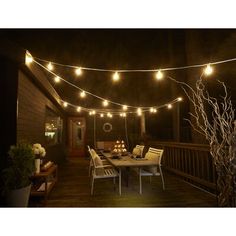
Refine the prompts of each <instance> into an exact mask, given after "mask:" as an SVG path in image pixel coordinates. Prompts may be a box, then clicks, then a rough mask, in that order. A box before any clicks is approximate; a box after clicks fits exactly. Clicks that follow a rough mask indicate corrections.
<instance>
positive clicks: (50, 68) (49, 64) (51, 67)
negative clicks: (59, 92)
mask: <svg viewBox="0 0 236 236" xmlns="http://www.w3.org/2000/svg"><path fill="white" fill-rule="evenodd" d="M47 68H48V70H50V71H52V70H53V68H54V67H53V65H52V63H51V62H49V63H48V65H47Z"/></svg>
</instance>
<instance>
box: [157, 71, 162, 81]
mask: <svg viewBox="0 0 236 236" xmlns="http://www.w3.org/2000/svg"><path fill="white" fill-rule="evenodd" d="M162 78H163V73H162V72H161V71H160V70H159V71H157V73H156V79H157V80H161V79H162Z"/></svg>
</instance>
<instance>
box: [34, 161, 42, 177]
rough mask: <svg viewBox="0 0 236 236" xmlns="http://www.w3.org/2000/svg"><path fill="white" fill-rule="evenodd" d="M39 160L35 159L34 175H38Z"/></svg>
mask: <svg viewBox="0 0 236 236" xmlns="http://www.w3.org/2000/svg"><path fill="white" fill-rule="evenodd" d="M40 164H41V163H40V159H35V173H36V174H38V173H40Z"/></svg>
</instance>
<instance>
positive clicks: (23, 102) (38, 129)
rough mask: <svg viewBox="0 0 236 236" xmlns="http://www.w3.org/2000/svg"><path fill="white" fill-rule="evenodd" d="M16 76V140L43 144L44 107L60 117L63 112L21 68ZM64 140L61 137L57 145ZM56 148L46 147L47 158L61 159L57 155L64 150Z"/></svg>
mask: <svg viewBox="0 0 236 236" xmlns="http://www.w3.org/2000/svg"><path fill="white" fill-rule="evenodd" d="M18 77H19V84H18V112H17V142H19V141H27V142H30V143H41V144H42V145H44V146H45V136H44V132H45V118H46V108H47V107H49V108H50V109H52V110H53V111H55V112H56V113H57V114H58V115H60V116H61V117H62V118H63V114H62V113H61V112H60V111H59V110H58V109H57V107H56V106H55V105H54V104H53V102H52V101H51V100H50V99H49V98H48V97H47V96H46V95H45V94H44V93H43V92H42V91H41V89H39V87H38V86H37V85H36V84H35V83H33V81H32V80H31V79H30V78H29V77H28V76H27V75H26V74H25V73H23V72H22V71H21V70H20V71H19V74H18ZM64 123H65V122H64ZM64 131H65V130H64ZM64 133H65V132H64ZM64 136H65V134H64ZM64 142H65V138H63V143H62V144H60V145H59V146H64V145H63V144H64ZM57 146H58V145H57ZM51 149H52V150H53V152H52V153H53V154H51V156H50V153H51V151H50V150H51ZM57 149H58V151H57V152H55V147H52V146H48V147H46V151H47V158H48V159H52V160H54V161H55V162H57V160H59V159H60V160H61V159H62V157H60V158H59V156H61V154H62V153H63V151H64V153H65V150H63V148H62V147H57ZM57 156H58V157H57Z"/></svg>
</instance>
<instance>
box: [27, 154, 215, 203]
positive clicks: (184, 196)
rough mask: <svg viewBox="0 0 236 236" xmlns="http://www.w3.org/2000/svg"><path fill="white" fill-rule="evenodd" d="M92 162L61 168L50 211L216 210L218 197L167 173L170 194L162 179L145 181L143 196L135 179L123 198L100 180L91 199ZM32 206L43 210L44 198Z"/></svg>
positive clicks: (110, 184) (77, 161)
mask: <svg viewBox="0 0 236 236" xmlns="http://www.w3.org/2000/svg"><path fill="white" fill-rule="evenodd" d="M88 165H89V160H87V159H84V158H80V159H79V158H78V159H77V158H74V159H70V160H69V161H68V162H66V163H65V164H64V165H62V166H59V179H58V183H57V184H56V186H55V188H54V189H53V190H52V192H51V193H50V195H49V198H48V201H47V204H46V207H216V198H215V196H213V195H211V194H209V193H207V192H204V191H202V190H199V189H197V188H195V187H193V186H191V185H189V184H188V183H186V182H184V181H183V180H181V179H179V178H176V177H175V176H174V175H171V174H168V173H166V172H164V178H165V184H166V190H165V191H163V190H162V185H161V180H160V178H159V177H153V178H152V183H150V182H149V178H148V177H144V178H143V194H142V195H139V183H138V177H137V176H135V175H131V177H130V184H129V187H126V186H125V182H124V181H123V182H122V195H121V196H119V193H118V179H117V183H116V189H114V187H113V182H112V179H111V180H110V179H107V180H106V179H105V180H96V181H95V189H94V195H93V196H91V195H90V185H89V177H88ZM30 206H32V207H40V206H43V204H42V201H41V200H40V198H31V200H30Z"/></svg>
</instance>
